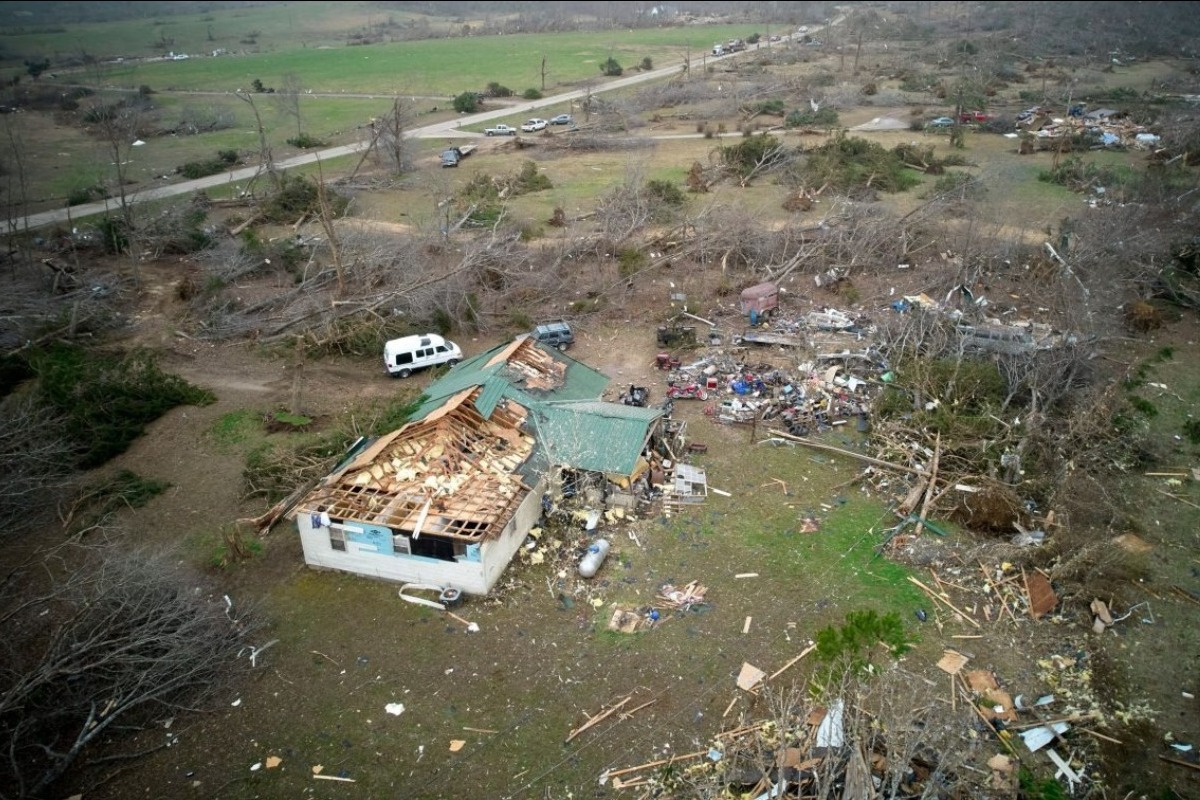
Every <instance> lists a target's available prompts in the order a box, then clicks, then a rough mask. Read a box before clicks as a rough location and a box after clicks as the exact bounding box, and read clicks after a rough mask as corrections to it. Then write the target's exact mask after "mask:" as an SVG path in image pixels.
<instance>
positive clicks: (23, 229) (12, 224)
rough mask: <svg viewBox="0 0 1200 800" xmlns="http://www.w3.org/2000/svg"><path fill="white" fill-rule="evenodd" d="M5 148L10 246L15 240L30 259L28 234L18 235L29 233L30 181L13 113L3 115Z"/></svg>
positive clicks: (2, 164)
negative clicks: (27, 209) (27, 215)
mask: <svg viewBox="0 0 1200 800" xmlns="http://www.w3.org/2000/svg"><path fill="white" fill-rule="evenodd" d="M3 118H4V152H3V153H2V154H0V180H3V192H4V209H5V218H6V219H7V220H8V231H7V234H8V236H9V246H10V247H12V246H13V245H14V244H15V245H16V247H17V248H18V249H19V250H20V251H21V252H22V253H23V254H24V256H25V261H26V263H28V262H29V261H30V254H29V248H28V244H27V240H28V237H26V236H17V235H16V234H18V233H28V232H29V229H28V225H29V221H28V219H26V214H25V211H26V208H27V207H28V204H29V183H28V178H27V176H26V174H25V158H26V155H25V154H26V146H25V140H24V138H23V137H22V136H21V131H20V129H19V128H18V126H17V123H16V120H15V119H14V115H12V114H7V115H4V117H3Z"/></svg>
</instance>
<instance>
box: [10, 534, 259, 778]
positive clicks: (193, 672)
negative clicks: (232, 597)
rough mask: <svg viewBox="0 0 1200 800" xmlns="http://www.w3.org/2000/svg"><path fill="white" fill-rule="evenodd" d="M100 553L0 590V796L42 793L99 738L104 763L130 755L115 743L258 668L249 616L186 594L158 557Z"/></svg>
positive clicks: (73, 557)
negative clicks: (0, 752) (240, 671)
mask: <svg viewBox="0 0 1200 800" xmlns="http://www.w3.org/2000/svg"><path fill="white" fill-rule="evenodd" d="M106 550H107V548H104V549H101V550H99V551H94V552H83V553H79V552H66V551H60V552H58V553H54V554H51V556H50V557H46V558H43V559H39V560H38V561H37V562H35V563H31V564H28V565H26V567H25V569H23V570H19V571H17V572H16V573H13V574H11V575H10V576H9V579H8V580H7V581H6V582H5V584H4V586H3V595H2V596H0V624H3V625H4V629H5V631H6V635H5V636H4V637H3V641H2V642H0V648H2V651H3V658H0V665H2V666H0V738H2V740H3V741H4V742H6V743H7V744H6V747H5V753H4V756H3V759H2V760H0V776H3V777H2V778H0V785H2V786H3V788H2V789H0V797H3V798H5V800H8V799H9V798H13V799H16V798H26V797H42V796H44V795H45V792H46V791H47V790H48V789H49V788H50V787H52V786H53V785H54V784H55V783H56V782H57V781H58V780H59V779H61V778H62V777H63V776H64V775H65V774H66V773H67V771H68V770H70V769H72V768H73V767H76V766H82V765H83V764H84V763H85V762H86V759H87V754H88V752H89V751H90V750H91V749H92V748H93V747H94V746H95V745H97V744H99V743H100V742H101V741H103V742H105V744H106V748H107V750H108V752H107V753H106V755H105V756H104V758H103V759H102V760H104V761H111V760H115V759H124V758H130V757H136V756H137V755H142V754H143V753H129V752H121V751H120V748H119V742H120V740H121V737H122V736H124V735H127V734H129V733H130V732H132V731H137V730H141V729H144V728H146V727H148V726H151V725H154V724H156V723H158V724H161V722H162V721H163V720H164V719H166V718H168V717H171V716H173V715H175V714H180V713H186V712H189V711H193V710H196V709H201V708H204V707H205V705H206V704H207V703H208V702H209V701H210V700H211V698H212V696H213V694H214V692H216V691H217V690H219V689H220V688H222V687H223V686H225V685H227V682H228V681H230V680H231V679H233V678H234V676H235V675H236V671H237V668H238V667H242V668H246V667H249V666H251V665H252V663H253V664H256V665H258V664H260V663H261V660H260V659H259V658H258V653H259V652H261V650H263V649H265V648H264V647H260V648H258V649H257V650H256V649H255V647H254V645H255V644H259V643H258V642H255V641H253V640H252V639H251V638H250V637H251V636H252V634H253V632H254V631H255V625H256V623H255V620H254V616H253V615H252V614H250V613H234V612H233V610H232V608H231V606H230V604H229V603H228V602H227V601H226V600H225V599H223V598H221V597H218V596H215V595H212V594H208V593H205V592H197V591H194V589H193V587H194V586H195V584H194V581H192V580H190V579H188V578H187V577H186V576H181V575H179V574H177V571H176V569H175V566H174V563H173V561H172V560H170V559H167V558H165V557H164V556H161V555H153V554H148V553H140V552H133V551H128V552H106ZM47 573H49V574H50V575H51V576H52V577H49V578H46V577H45V575H46V574H47ZM267 646H269V645H267ZM248 656H253V657H248ZM161 746H165V744H164V745H159V747H161ZM114 747H115V751H114ZM154 749H157V747H156V748H154ZM93 763H99V761H97V762H93Z"/></svg>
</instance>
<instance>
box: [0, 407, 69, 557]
mask: <svg viewBox="0 0 1200 800" xmlns="http://www.w3.org/2000/svg"><path fill="white" fill-rule="evenodd" d="M74 456H75V454H74V452H73V448H72V447H71V442H70V439H69V438H68V436H67V435H66V430H65V425H64V424H63V420H62V419H61V418H59V417H58V416H57V415H56V414H55V413H54V412H52V411H50V410H48V409H46V408H45V407H44V406H40V405H38V403H37V402H36V401H34V400H33V399H32V398H31V397H29V396H28V395H26V394H23V393H22V394H16V395H9V396H8V397H6V398H5V399H4V400H3V401H0V530H3V531H4V533H5V534H6V535H9V536H11V535H14V534H20V533H24V532H25V531H27V530H28V526H30V525H34V524H38V522H39V520H40V518H41V517H42V516H43V515H44V514H45V511H46V509H47V508H50V507H52V506H53V502H52V501H53V498H54V497H55V495H56V494H57V493H58V490H59V489H61V488H63V487H64V486H65V485H66V483H67V481H68V478H69V476H70V474H71V465H72V464H73V463H74ZM48 501H50V502H48Z"/></svg>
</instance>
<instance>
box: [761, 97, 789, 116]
mask: <svg viewBox="0 0 1200 800" xmlns="http://www.w3.org/2000/svg"><path fill="white" fill-rule="evenodd" d="M757 111H758V113H759V114H770V115H771V116H773V117H782V116H783V115H784V114H786V113H787V106H785V105H784V103H783V101H782V100H779V99H775V100H764V101H762V102H761V103H759V104H758V108H757Z"/></svg>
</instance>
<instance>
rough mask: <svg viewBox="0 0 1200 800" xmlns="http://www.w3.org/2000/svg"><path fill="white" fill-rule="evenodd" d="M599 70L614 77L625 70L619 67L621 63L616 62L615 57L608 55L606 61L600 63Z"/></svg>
mask: <svg viewBox="0 0 1200 800" xmlns="http://www.w3.org/2000/svg"><path fill="white" fill-rule="evenodd" d="M600 72H601V73H603V74H604V75H607V76H608V77H610V78H616V77H619V76H620V75H621V74H623V73H624V72H625V70H624V69H622V68H621V65H620V64H618V63H617V60H616V59H615V58H613V57H612V56H609V57H608V59H607V60H606V61H604V62H603V63H602V64H600Z"/></svg>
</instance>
